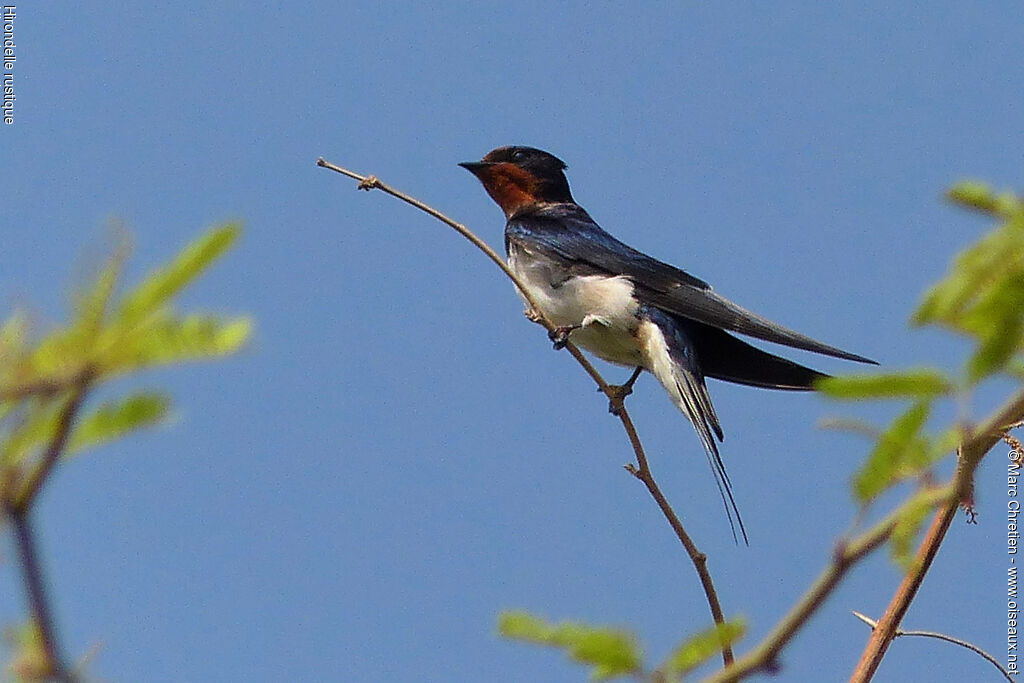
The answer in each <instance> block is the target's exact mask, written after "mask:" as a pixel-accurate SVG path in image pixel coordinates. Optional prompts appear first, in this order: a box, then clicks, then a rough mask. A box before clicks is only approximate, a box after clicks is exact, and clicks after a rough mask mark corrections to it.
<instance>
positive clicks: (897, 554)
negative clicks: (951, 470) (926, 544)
mask: <svg viewBox="0 0 1024 683" xmlns="http://www.w3.org/2000/svg"><path fill="white" fill-rule="evenodd" d="M930 495H931V492H930V491H920V492H918V493H916V494H915V495H914V496H913V497H912V498H911V499H910V501H908V502H907V504H906V505H905V506H904V508H903V511H902V513H901V514H900V516H899V518H898V519H897V520H896V526H895V527H893V530H892V536H891V537H890V538H889V542H890V546H889V548H890V551H891V553H892V559H893V561H894V562H896V564H898V565H900V566H901V567H903V569H905V570H909V569H910V564H911V562H912V561H913V559H914V556H913V544H914V539H916V538H917V536H918V534H919V533H920V531H921V527H922V526H923V525H924V520H925V518H926V517H927V516H928V513H929V512H930V511H931V510H932V508H934V507H935V501H934V500H932V499H931V498H930Z"/></svg>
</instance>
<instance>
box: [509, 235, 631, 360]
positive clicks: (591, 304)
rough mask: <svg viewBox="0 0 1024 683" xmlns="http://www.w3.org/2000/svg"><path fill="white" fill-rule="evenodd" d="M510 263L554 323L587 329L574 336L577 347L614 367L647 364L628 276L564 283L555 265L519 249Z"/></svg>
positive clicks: (572, 279) (583, 278)
mask: <svg viewBox="0 0 1024 683" xmlns="http://www.w3.org/2000/svg"><path fill="white" fill-rule="evenodd" d="M509 265H510V266H511V268H512V270H513V271H514V272H515V273H516V275H518V276H519V278H520V279H521V280H522V282H523V284H524V285H525V287H526V289H527V290H528V291H529V293H530V296H531V297H533V299H534V301H536V303H537V306H538V307H539V308H540V309H541V312H542V313H543V314H544V315H545V317H547V318H548V320H550V321H551V322H552V323H554V324H555V325H557V326H559V327H573V326H577V325H583V327H582V329H578V330H575V331H574V332H573V333H572V335H571V336H570V340H571V341H572V342H573V343H574V344H576V345H578V346H580V347H582V348H585V349H587V350H588V351H590V352H591V353H593V354H595V355H596V356H598V357H600V358H603V359H604V360H607V361H610V362H612V363H618V364H620V365H628V366H641V365H643V364H644V363H643V355H642V349H641V346H640V344H639V343H638V341H637V337H636V331H637V326H638V324H639V318H638V317H637V310H638V304H637V301H636V299H634V298H633V283H632V281H630V279H629V278H628V277H625V276H622V275H618V276H614V277H609V276H606V275H582V276H576V277H570V278H568V279H566V280H564V281H562V282H558V281H557V277H553V275H556V276H557V274H556V273H553V272H552V271H553V268H552V267H551V266H550V264H545V263H544V262H543V261H538V260H530V261H527V260H525V259H522V258H516V252H514V251H513V254H512V256H511V257H510V258H509ZM553 281H555V282H558V283H557V284H554V285H553V284H551V283H552V282H553ZM526 303H527V305H529V302H526Z"/></svg>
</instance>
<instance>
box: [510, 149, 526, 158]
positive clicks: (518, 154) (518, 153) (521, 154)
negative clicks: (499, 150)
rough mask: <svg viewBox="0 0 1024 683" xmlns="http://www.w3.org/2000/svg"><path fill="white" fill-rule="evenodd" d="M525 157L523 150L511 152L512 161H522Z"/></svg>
mask: <svg viewBox="0 0 1024 683" xmlns="http://www.w3.org/2000/svg"><path fill="white" fill-rule="evenodd" d="M526 156H527V154H526V151H525V150H521V149H517V150H516V151H514V152H512V161H522V160H523V159H525V158H526Z"/></svg>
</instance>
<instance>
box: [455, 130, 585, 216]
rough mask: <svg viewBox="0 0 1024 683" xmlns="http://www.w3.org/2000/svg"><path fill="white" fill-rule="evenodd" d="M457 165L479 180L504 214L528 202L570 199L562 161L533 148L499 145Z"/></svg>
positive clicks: (514, 211)
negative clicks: (472, 159) (479, 157)
mask: <svg viewBox="0 0 1024 683" xmlns="http://www.w3.org/2000/svg"><path fill="white" fill-rule="evenodd" d="M459 166H462V167H463V168H464V169H466V170H467V171H469V172H470V173H472V174H473V175H475V176H476V177H477V178H479V179H480V182H481V183H483V185H484V189H485V190H487V194H489V195H491V199H493V200H494V201H495V202H497V203H498V206H500V207H501V210H502V211H504V212H505V216H506V217H511V216H512V215H513V214H514V213H516V212H517V211H519V210H520V209H522V208H523V207H525V206H528V205H531V204H540V203H554V202H571V201H573V199H572V194H570V192H569V181H568V180H566V179H565V168H566V166H565V162H564V161H562V160H561V159H559V158H558V157H556V156H555V155H553V154H548V153H547V152H544V151H542V150H539V149H534V148H533V147H499V148H498V149H495V150H492V151H490V152H488V153H487V155H486V156H484V158H483V159H481V160H480V161H465V162H463V163H461V164H459Z"/></svg>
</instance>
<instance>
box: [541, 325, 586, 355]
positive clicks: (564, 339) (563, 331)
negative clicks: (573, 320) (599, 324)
mask: <svg viewBox="0 0 1024 683" xmlns="http://www.w3.org/2000/svg"><path fill="white" fill-rule="evenodd" d="M580 327H582V326H581V325H566V326H564V327H556V328H555V329H553V330H551V331H550V332H548V338H549V339H550V340H551V342H552V343H553V344H554V347H555V351H559V350H561V349H564V348H565V345H566V344H568V343H569V335H570V334H571V333H572V332H573V331H574V330H578V329H580Z"/></svg>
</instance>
